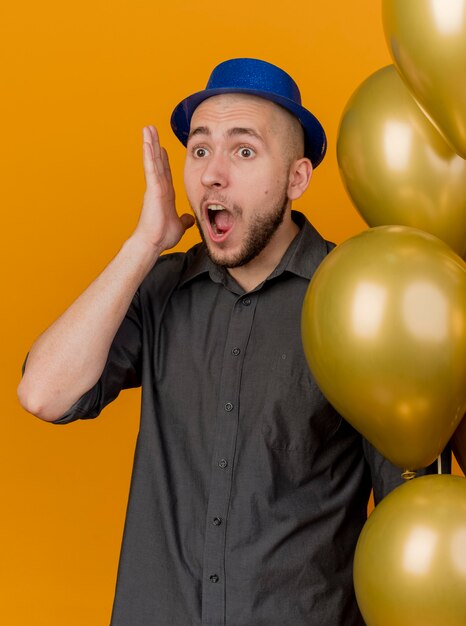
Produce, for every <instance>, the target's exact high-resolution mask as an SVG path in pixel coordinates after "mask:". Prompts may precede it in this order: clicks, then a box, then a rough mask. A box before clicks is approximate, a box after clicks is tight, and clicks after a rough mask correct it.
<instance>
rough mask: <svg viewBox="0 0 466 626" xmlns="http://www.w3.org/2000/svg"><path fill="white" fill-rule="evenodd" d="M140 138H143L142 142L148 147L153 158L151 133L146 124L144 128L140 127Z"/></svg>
mask: <svg viewBox="0 0 466 626" xmlns="http://www.w3.org/2000/svg"><path fill="white" fill-rule="evenodd" d="M142 139H143V142H144V143H147V145H148V146H149V147H150V152H151V155H152V158H154V149H153V146H152V134H151V131H150V129H149V128H148V127H147V126H144V128H143V129H142Z"/></svg>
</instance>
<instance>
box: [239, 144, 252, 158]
mask: <svg viewBox="0 0 466 626" xmlns="http://www.w3.org/2000/svg"><path fill="white" fill-rule="evenodd" d="M238 153H239V155H240V156H241V157H242V158H243V159H250V158H252V157H253V156H255V154H256V153H255V152H254V150H253V149H252V148H250V147H249V146H241V148H240V149H239V151H238Z"/></svg>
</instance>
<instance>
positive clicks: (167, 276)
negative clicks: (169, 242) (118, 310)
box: [139, 243, 203, 299]
mask: <svg viewBox="0 0 466 626" xmlns="http://www.w3.org/2000/svg"><path fill="white" fill-rule="evenodd" d="M202 250H203V246H202V244H200V243H198V244H196V245H195V246H193V247H192V248H190V249H189V250H187V251H186V252H171V253H168V254H163V255H162V256H161V257H160V258H159V259H158V260H157V262H156V263H155V265H154V267H153V268H152V269H151V271H150V272H149V273H148V274H147V276H146V277H145V279H144V280H143V282H142V283H141V286H140V287H139V294H140V296H141V297H149V299H152V298H153V297H154V296H157V297H160V296H161V295H163V294H166V295H169V294H170V293H171V292H172V291H173V290H174V289H176V287H177V286H178V284H179V282H180V281H181V279H182V278H183V276H184V275H185V274H186V272H187V271H188V270H189V269H190V268H191V267H192V266H193V264H194V263H195V262H196V260H197V258H198V257H199V256H200V255H202Z"/></svg>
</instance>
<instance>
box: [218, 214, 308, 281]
mask: <svg viewBox="0 0 466 626" xmlns="http://www.w3.org/2000/svg"><path fill="white" fill-rule="evenodd" d="M298 232H299V227H298V226H297V225H296V224H295V223H294V222H293V220H292V219H291V212H290V211H287V213H286V216H285V218H284V219H283V222H282V224H280V226H279V228H277V230H276V232H275V233H274V235H273V237H272V239H271V240H270V241H269V243H268V244H267V246H266V247H265V248H264V249H263V250H262V252H261V253H260V254H258V255H257V256H256V257H255V258H254V259H252V261H250V262H249V263H247V264H246V265H241V266H240V267H231V268H229V269H228V272H229V274H230V275H231V276H232V277H233V278H234V279H235V280H236V282H237V283H238V284H239V285H240V286H241V287H242V288H243V289H244V290H245V291H246V292H247V291H252V290H253V289H255V288H256V287H257V285H260V284H261V283H262V282H264V280H265V279H266V278H267V277H268V276H270V274H271V273H272V272H273V270H274V269H275V268H276V267H277V265H278V264H279V263H280V261H281V259H282V257H283V255H284V254H285V252H286V251H287V249H288V246H289V245H290V243H291V242H292V241H293V239H294V238H295V237H296V235H297V234H298Z"/></svg>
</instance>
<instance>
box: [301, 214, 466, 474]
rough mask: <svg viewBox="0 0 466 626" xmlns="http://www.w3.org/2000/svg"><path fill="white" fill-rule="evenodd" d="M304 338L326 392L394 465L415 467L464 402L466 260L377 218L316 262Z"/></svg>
mask: <svg viewBox="0 0 466 626" xmlns="http://www.w3.org/2000/svg"><path fill="white" fill-rule="evenodd" d="M302 338H303V345H304V351H305V354H306V358H307V361H308V363H309V367H310V369H311V371H312V373H313V375H314V377H315V379H316V381H317V384H318V385H319V387H320V388H321V390H322V392H323V393H324V395H325V396H326V397H327V398H328V400H329V401H330V402H331V403H332V404H333V405H334V406H335V408H336V409H337V410H338V411H339V412H340V413H341V415H343V416H344V417H345V418H346V419H347V420H348V421H349V422H350V423H351V424H352V425H353V426H354V427H355V428H356V429H357V430H359V431H360V432H361V433H362V434H363V435H364V436H365V437H366V438H367V439H368V440H369V441H370V442H371V443H372V444H373V445H374V446H375V447H376V448H378V450H379V451H380V452H381V453H382V454H383V455H384V456H385V457H386V458H388V459H389V460H390V461H391V462H392V463H394V464H395V465H398V466H399V467H402V468H409V469H417V468H421V467H425V466H427V465H429V464H430V463H432V462H433V461H434V460H435V459H436V457H437V456H438V455H439V454H440V452H441V451H442V450H443V448H444V447H445V445H446V444H447V442H448V440H449V439H450V437H451V435H452V434H453V432H454V430H455V428H456V426H457V425H458V423H459V420H460V418H461V417H462V416H463V415H464V413H465V410H466V263H465V262H464V261H463V260H462V259H461V258H460V257H459V256H457V255H456V254H455V253H454V252H453V251H452V250H451V248H449V247H448V246H447V245H446V244H444V243H443V242H442V241H440V240H439V239H437V238H436V237H433V236H432V235H429V234H427V233H425V232H423V231H420V230H417V229H414V228H409V227H406V226H379V227H378V228H373V229H370V230H368V231H366V232H364V233H361V234H360V235H357V236H356V237H353V238H351V239H349V240H347V241H346V242H344V243H342V244H341V245H339V246H338V247H337V248H336V249H335V250H333V251H332V252H331V253H330V254H329V255H328V256H327V257H326V259H325V260H324V261H323V262H322V263H321V265H320V266H319V268H318V270H317V272H316V273H315V275H314V277H313V279H312V281H311V284H310V285H309V288H308V291H307V293H306V297H305V299H304V304H303V312H302Z"/></svg>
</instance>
